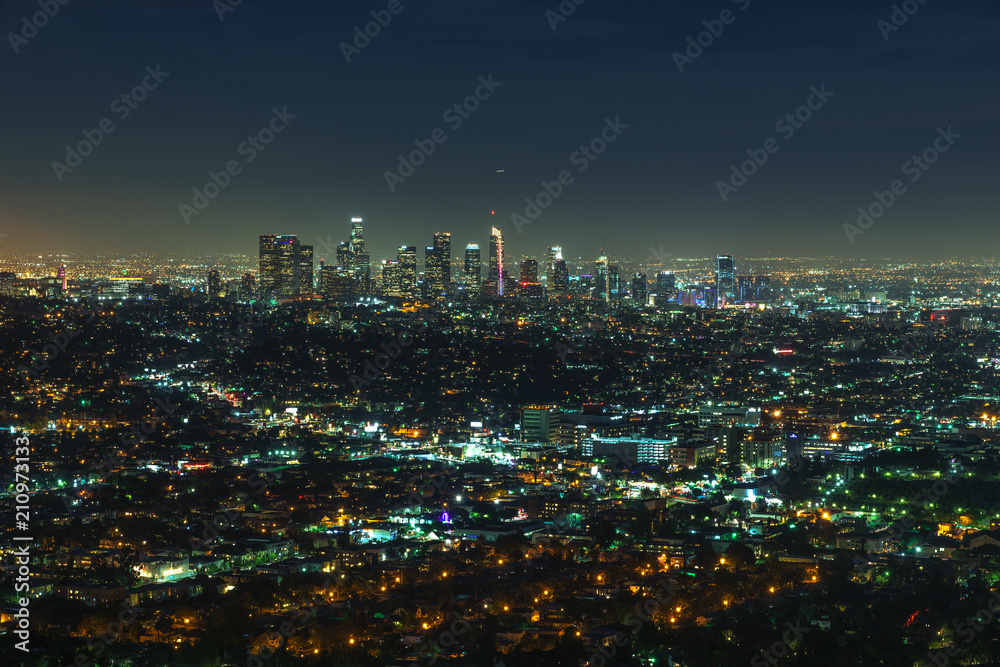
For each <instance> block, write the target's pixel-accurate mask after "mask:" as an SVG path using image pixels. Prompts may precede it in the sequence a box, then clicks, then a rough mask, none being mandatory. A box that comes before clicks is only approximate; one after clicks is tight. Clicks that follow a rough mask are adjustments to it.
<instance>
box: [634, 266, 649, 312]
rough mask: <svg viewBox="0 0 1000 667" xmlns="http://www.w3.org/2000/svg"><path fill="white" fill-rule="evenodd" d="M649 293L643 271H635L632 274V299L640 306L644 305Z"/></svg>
mask: <svg viewBox="0 0 1000 667" xmlns="http://www.w3.org/2000/svg"><path fill="white" fill-rule="evenodd" d="M648 295H649V283H648V282H647V280H646V274H645V273H637V274H635V275H634V276H632V300H633V301H635V302H636V303H638V304H639V305H640V306H645V305H646V297H647V296H648Z"/></svg>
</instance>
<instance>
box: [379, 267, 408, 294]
mask: <svg viewBox="0 0 1000 667" xmlns="http://www.w3.org/2000/svg"><path fill="white" fill-rule="evenodd" d="M382 294H383V295H384V296H388V297H395V298H398V299H405V298H407V297H409V296H410V294H411V289H410V287H409V286H407V285H405V284H404V279H403V265H402V264H400V262H399V260H397V259H387V260H383V262H382Z"/></svg>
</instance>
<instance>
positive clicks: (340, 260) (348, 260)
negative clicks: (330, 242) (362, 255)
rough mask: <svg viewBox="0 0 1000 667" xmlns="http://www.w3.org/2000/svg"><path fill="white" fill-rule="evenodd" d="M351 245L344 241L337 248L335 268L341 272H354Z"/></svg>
mask: <svg viewBox="0 0 1000 667" xmlns="http://www.w3.org/2000/svg"><path fill="white" fill-rule="evenodd" d="M352 247H353V244H351V243H348V242H347V241H344V242H343V243H341V244H340V245H338V246H337V268H338V269H340V270H342V271H347V272H352V271H354V251H353V250H352V249H351V248H352Z"/></svg>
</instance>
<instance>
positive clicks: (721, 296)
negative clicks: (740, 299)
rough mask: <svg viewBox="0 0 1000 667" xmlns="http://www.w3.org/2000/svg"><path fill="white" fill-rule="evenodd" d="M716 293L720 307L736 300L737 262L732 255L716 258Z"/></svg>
mask: <svg viewBox="0 0 1000 667" xmlns="http://www.w3.org/2000/svg"><path fill="white" fill-rule="evenodd" d="M715 291H716V294H717V295H718V301H719V305H720V306H721V305H722V304H723V303H730V302H732V301H733V300H735V298H736V261H735V260H734V259H733V256H732V255H719V256H718V257H716V258H715Z"/></svg>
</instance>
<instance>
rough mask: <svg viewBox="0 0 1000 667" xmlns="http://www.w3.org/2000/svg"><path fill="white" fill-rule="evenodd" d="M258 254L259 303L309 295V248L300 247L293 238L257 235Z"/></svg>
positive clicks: (311, 254)
mask: <svg viewBox="0 0 1000 667" xmlns="http://www.w3.org/2000/svg"><path fill="white" fill-rule="evenodd" d="M258 250H259V262H260V298H261V299H263V300H265V301H271V300H277V299H291V298H294V297H297V296H300V295H301V294H303V293H304V294H306V295H310V294H312V284H313V282H312V281H313V247H312V246H300V245H299V239H298V237H296V236H295V235H286V236H276V235H274V234H261V235H260V244H259V249H258ZM303 290H304V291H303Z"/></svg>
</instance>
